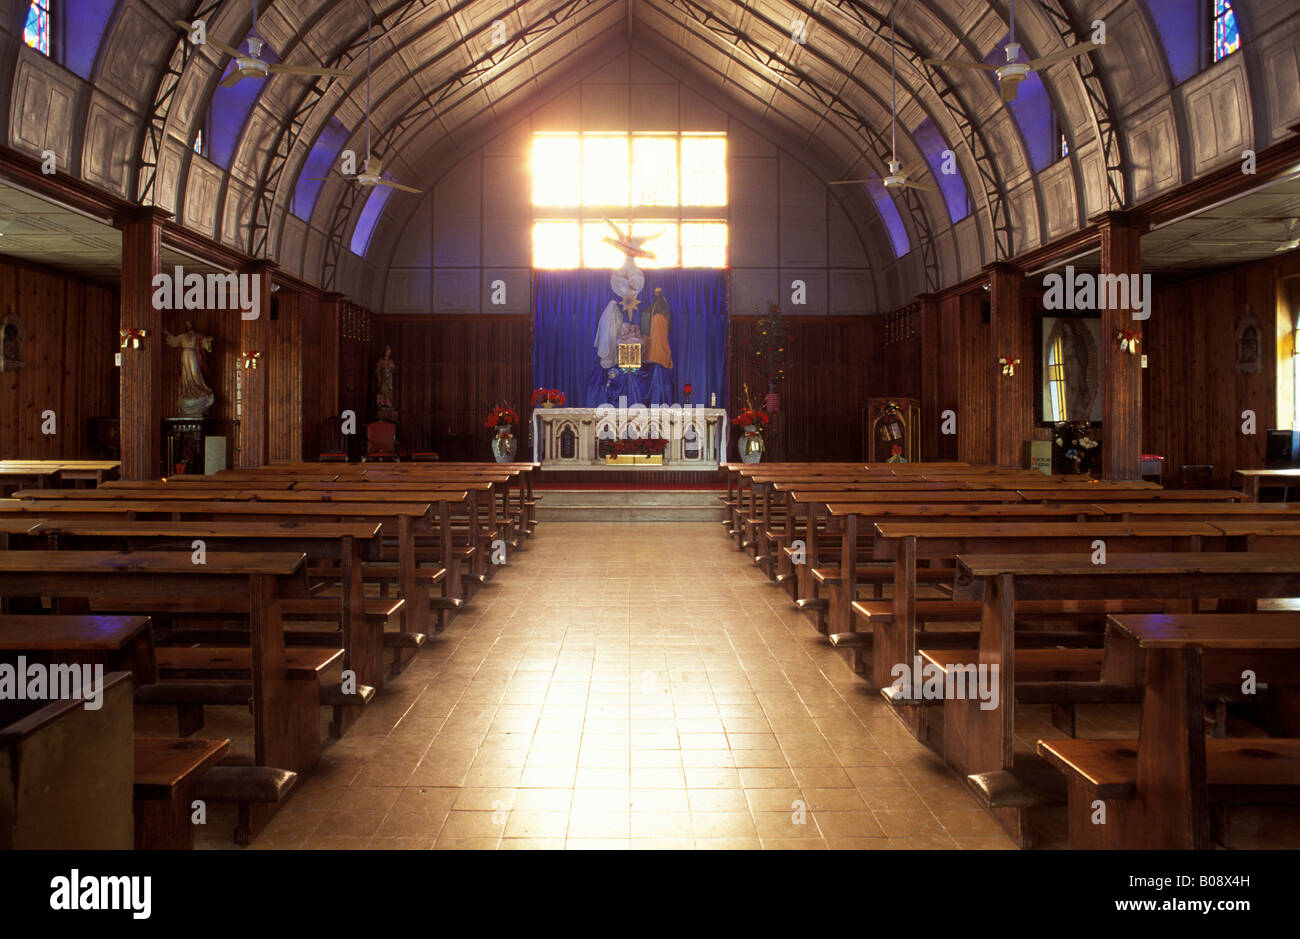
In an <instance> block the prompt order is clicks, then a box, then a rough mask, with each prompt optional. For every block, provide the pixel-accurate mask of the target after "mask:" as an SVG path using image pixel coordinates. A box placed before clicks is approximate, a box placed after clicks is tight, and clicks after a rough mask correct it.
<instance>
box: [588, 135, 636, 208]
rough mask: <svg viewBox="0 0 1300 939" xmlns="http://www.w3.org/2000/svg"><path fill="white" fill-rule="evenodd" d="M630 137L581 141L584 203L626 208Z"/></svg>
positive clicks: (595, 136)
mask: <svg viewBox="0 0 1300 939" xmlns="http://www.w3.org/2000/svg"><path fill="white" fill-rule="evenodd" d="M627 143H628V141H627V137H626V136H625V135H621V134H620V135H617V136H615V135H605V134H585V135H583V138H582V204H583V205H627V169H628V167H627V149H628V148H627Z"/></svg>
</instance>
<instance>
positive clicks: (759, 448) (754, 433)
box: [740, 424, 763, 463]
mask: <svg viewBox="0 0 1300 939" xmlns="http://www.w3.org/2000/svg"><path fill="white" fill-rule="evenodd" d="M740 458H741V459H742V460H744V461H745V462H746V463H757V462H758V461H759V460H761V459H763V435H762V434H760V433H759V432H758V427H757V425H754V424H746V425H745V432H744V434H742V435H741V437H740Z"/></svg>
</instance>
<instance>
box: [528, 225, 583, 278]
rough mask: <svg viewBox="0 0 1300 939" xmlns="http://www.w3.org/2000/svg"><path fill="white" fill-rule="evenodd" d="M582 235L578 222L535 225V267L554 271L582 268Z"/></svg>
mask: <svg viewBox="0 0 1300 939" xmlns="http://www.w3.org/2000/svg"><path fill="white" fill-rule="evenodd" d="M580 237H581V236H580V234H579V228H578V223H577V222H576V221H545V222H534V223H533V267H536V268H550V269H553V270H560V269H572V268H575V267H579V266H581V262H582V253H581V250H580V248H581V244H580Z"/></svg>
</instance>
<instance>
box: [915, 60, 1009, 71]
mask: <svg viewBox="0 0 1300 939" xmlns="http://www.w3.org/2000/svg"><path fill="white" fill-rule="evenodd" d="M925 64H926V65H947V66H949V67H950V68H973V69H978V70H979V71H981V72H996V71H997V70H998V68H997V66H996V65H985V64H984V63H983V62H972V61H970V60H969V59H926V60H925Z"/></svg>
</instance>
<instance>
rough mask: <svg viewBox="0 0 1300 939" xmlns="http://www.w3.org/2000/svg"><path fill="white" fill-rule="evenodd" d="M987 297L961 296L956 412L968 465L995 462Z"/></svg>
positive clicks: (959, 443) (962, 455) (977, 293)
mask: <svg viewBox="0 0 1300 939" xmlns="http://www.w3.org/2000/svg"><path fill="white" fill-rule="evenodd" d="M987 297H988V294H987V293H986V292H985V291H984V290H983V289H980V290H975V291H972V292H971V293H969V294H966V295H964V296H963V297H961V303H960V307H961V309H960V322H961V330H960V340H959V343H958V348H959V350H960V352H961V354H960V356H959V357H958V362H959V366H958V372H959V373H960V383H959V390H958V402H959V406H958V409H957V459H959V460H962V461H964V462H967V463H990V462H992V461H993V382H992V379H991V378H990V372H996V371H997V363H996V362H995V361H994V360H995V359H996V358H997V355H998V353H995V352H994V351H993V340H992V336H991V328H992V326H991V323H990V322H989V320H986V319H985V303H986V302H987Z"/></svg>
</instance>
